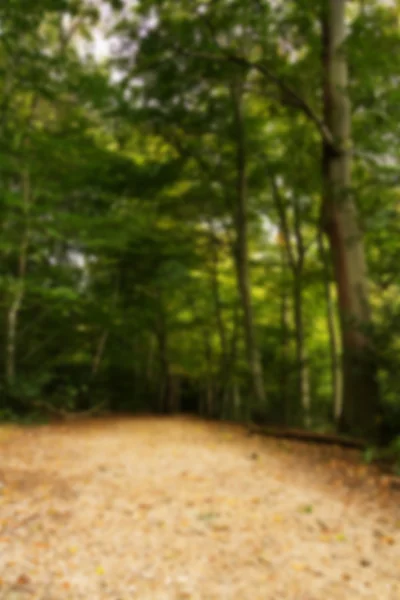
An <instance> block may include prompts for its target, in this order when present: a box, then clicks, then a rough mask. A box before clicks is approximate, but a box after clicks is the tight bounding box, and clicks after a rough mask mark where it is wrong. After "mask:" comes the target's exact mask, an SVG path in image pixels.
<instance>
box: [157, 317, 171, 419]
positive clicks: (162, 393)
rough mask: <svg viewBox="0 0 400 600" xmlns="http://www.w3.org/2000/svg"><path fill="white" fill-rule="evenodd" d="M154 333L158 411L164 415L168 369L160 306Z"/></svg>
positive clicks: (168, 376) (163, 319) (166, 346)
mask: <svg viewBox="0 0 400 600" xmlns="http://www.w3.org/2000/svg"><path fill="white" fill-rule="evenodd" d="M156 333H157V341H158V358H159V364H160V382H159V383H160V386H159V397H158V410H159V412H160V413H161V414H164V413H165V411H166V410H167V406H168V396H169V378H170V368H169V360H168V340H167V324H166V318H165V314H164V309H163V307H162V306H160V312H159V316H158V321H157V331H156Z"/></svg>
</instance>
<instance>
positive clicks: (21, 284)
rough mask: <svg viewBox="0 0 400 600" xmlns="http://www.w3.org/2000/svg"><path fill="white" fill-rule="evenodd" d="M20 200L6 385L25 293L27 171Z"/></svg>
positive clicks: (13, 362)
mask: <svg viewBox="0 0 400 600" xmlns="http://www.w3.org/2000/svg"><path fill="white" fill-rule="evenodd" d="M22 200H23V217H24V222H23V233H22V238H21V243H20V248H19V256H18V269H17V277H16V282H15V289H14V294H13V298H12V300H11V303H10V307H9V309H8V314H7V330H6V356H5V377H6V382H7V384H8V385H12V384H13V383H14V382H15V378H16V354H17V335H18V321H19V313H20V310H21V306H22V302H23V299H24V295H25V277H26V268H27V259H28V246H29V210H30V203H31V189H30V177H29V173H28V172H27V171H24V173H23V175H22Z"/></svg>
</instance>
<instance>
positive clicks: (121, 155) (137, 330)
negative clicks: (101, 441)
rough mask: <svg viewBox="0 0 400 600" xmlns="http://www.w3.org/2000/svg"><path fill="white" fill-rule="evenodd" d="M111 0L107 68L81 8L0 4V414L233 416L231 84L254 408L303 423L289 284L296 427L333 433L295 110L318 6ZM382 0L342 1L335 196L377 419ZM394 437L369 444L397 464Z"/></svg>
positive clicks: (394, 215) (306, 147) (315, 187)
mask: <svg viewBox="0 0 400 600" xmlns="http://www.w3.org/2000/svg"><path fill="white" fill-rule="evenodd" d="M108 4H109V6H110V7H111V9H112V10H113V11H114V12H113V13H112V18H110V21H113V24H114V25H115V27H113V32H112V33H113V36H114V40H113V41H114V42H115V43H116V47H117V50H116V51H115V53H112V56H111V57H110V59H109V60H108V58H107V59H105V60H103V59H101V60H100V59H99V60H96V59H95V58H94V57H88V56H86V55H85V52H84V50H83V49H84V48H85V40H86V41H89V42H90V40H91V39H92V38H93V36H94V35H95V34H97V33H98V30H97V29H96V27H97V24H98V22H99V20H101V14H99V11H98V10H97V9H95V8H93V6H92V5H90V6H88V4H87V3H86V2H83V1H79V0H54V1H53V0H37V1H35V2H25V1H23V0H12V1H11V0H10V1H9V2H3V3H1V6H0V200H1V202H0V217H1V227H2V231H1V239H0V256H1V261H0V290H1V300H0V312H1V322H2V327H1V329H0V340H1V342H2V343H1V346H0V347H1V352H0V368H1V373H2V375H1V378H2V383H3V389H4V390H5V392H4V394H5V393H6V391H7V396H5V398H6V400H5V403H4V408H3V409H2V413H1V415H0V417H2V418H4V419H12V418H14V417H15V418H17V417H18V418H22V415H23V414H25V413H26V411H28V412H29V411H30V412H31V413H32V414H35V411H36V410H37V409H36V408H35V405H36V403H37V402H40V401H42V402H43V401H44V402H45V403H47V404H50V406H52V407H53V408H54V409H57V408H58V409H62V410H68V411H75V410H78V411H79V410H86V409H90V407H92V406H95V405H96V404H97V403H98V402H99V401H103V400H105V401H106V402H108V405H109V407H110V408H111V410H124V411H131V410H132V411H135V410H150V409H151V410H159V411H166V410H175V408H179V406H178V404H179V403H178V401H177V400H176V398H178V397H179V393H180V398H181V403H182V406H183V405H185V406H190V408H191V410H195V411H197V412H202V413H203V414H209V415H212V416H217V417H221V416H223V417H226V418H243V416H244V415H246V414H247V412H248V410H249V405H250V400H249V399H250V398H251V396H252V393H253V391H252V388H251V385H250V376H249V369H248V363H247V360H246V349H245V348H246V344H245V336H244V332H243V314H242V308H241V307H240V303H239V300H238V296H239V295H238V285H237V271H236V264H235V261H236V257H237V252H236V251H237V245H236V243H237V239H236V228H235V227H236V225H235V215H236V213H235V198H236V194H237V185H238V177H237V160H238V157H237V137H238V135H237V125H236V120H235V114H234V111H233V101H232V94H233V91H234V90H235V89H237V86H243V126H244V130H245V136H244V138H245V150H246V169H247V182H246V183H247V192H248V206H247V207H246V208H247V211H248V221H249V223H248V251H249V265H250V275H249V277H250V281H251V299H252V304H253V307H252V308H253V312H254V322H255V327H254V329H255V337H256V341H257V345H258V348H259V350H260V354H261V362H262V366H263V373H264V377H265V387H266V391H267V396H268V406H263V407H260V410H261V413H262V417H263V418H265V419H267V420H269V421H272V422H275V423H280V424H286V425H298V424H299V423H301V422H302V419H303V408H302V405H301V402H300V397H299V385H298V384H299V376H300V373H301V368H302V366H304V365H301V364H300V363H299V360H298V358H296V343H297V336H296V334H297V333H298V332H297V331H296V322H295V318H294V316H295V315H294V312H295V311H294V306H295V303H294V290H295V283H296V284H300V287H301V300H302V310H303V321H304V327H303V329H304V331H303V333H302V335H303V338H304V345H305V348H306V350H307V357H306V363H307V364H306V366H307V367H308V371H309V387H310V394H311V411H312V426H313V427H314V428H321V429H325V430H326V429H329V428H333V427H334V422H333V412H334V411H333V407H332V380H331V362H332V356H331V350H330V347H329V329H328V325H327V307H326V289H327V288H328V289H329V290H330V291H331V292H332V274H331V270H330V264H329V260H328V264H325V263H324V261H323V260H322V259H321V255H320V252H319V250H318V245H317V233H318V224H319V218H320V214H319V213H320V198H321V195H322V189H321V157H320V146H321V143H320V135H319V131H318V128H316V127H315V122H313V120H312V119H311V120H310V118H308V116H307V115H306V114H305V112H304V110H302V106H303V104H304V102H305V103H306V105H307V106H308V107H309V108H310V110H311V113H312V114H314V113H315V115H316V118H317V119H321V118H322V115H321V114H320V110H319V107H320V104H321V89H320V81H321V68H322V67H321V64H320V54H321V52H320V51H321V40H320V31H319V23H318V19H317V11H316V10H315V8H312V9H311V5H310V3H309V2H308V1H306V0H301V1H299V2H278V3H270V2H249V3H246V2H243V1H233V2H204V3H198V4H196V6H195V7H194V5H193V2H191V1H189V0H178V1H176V0H174V1H172V0H167V1H164V2H162V3H160V2H155V1H153V0H145V1H143V2H140V3H137V4H136V5H135V6H134V7H133V8H132V10H130V9H129V10H128V9H127V8H126V7H124V3H122V2H120V1H119V0H110V1H109V2H108ZM378 4H379V3H371V7H369V8H368V10H365V11H363V10H361V7H357V8H355V7H352V8H351V11H350V12H351V15H350V17H349V18H350V22H349V23H350V25H349V26H350V35H349V39H348V40H347V44H346V49H347V50H348V52H349V57H350V58H349V63H350V77H351V82H350V89H349V93H350V95H351V100H352V104H353V107H354V111H353V112H354V114H353V137H354V144H355V152H354V168H353V173H354V177H353V189H352V190H351V191H352V193H353V194H354V196H355V198H356V200H357V205H358V208H359V211H360V216H361V220H362V225H363V229H364V232H365V239H366V244H367V252H368V257H367V258H368V266H369V272H370V278H371V286H372V304H373V309H374V316H375V319H374V325H375V328H374V341H375V345H376V348H377V355H378V363H379V365H378V366H379V375H380V381H381V387H382V396H383V399H384V409H385V410H390V408H392V407H397V406H398V405H399V404H398V403H399V400H398V398H399V392H400V376H399V373H400V368H399V367H400V353H399V349H400V347H399V339H400V318H399V315H400V310H399V303H398V296H399V281H398V255H399V243H398V239H399V238H398V233H399V227H398V213H399V180H398V174H397V171H396V166H397V164H398V162H399V158H400V156H399V144H398V139H399V134H400V130H399V123H400V119H398V106H399V105H400V104H399V101H400V98H399V91H398V85H397V79H396V77H397V72H398V66H399V65H398V64H397V61H398V59H397V58H396V56H398V55H399V56H400V54H399V53H397V54H396V52H395V49H396V48H398V46H399V41H400V38H399V33H398V27H397V25H396V23H397V21H396V19H398V13H396V12H393V10H392V9H391V8H388V7H386V8H384V7H382V6H379V5H378ZM149 15H153V18H151V19H150V18H149ZM371 36H372V37H371ZM371 40H372V41H371ZM377 48H380V50H379V51H377ZM133 56H134V57H135V59H134V60H133V59H132V57H133ZM302 101H303V104H302ZM309 112H310V111H309ZM273 182H276V183H277V189H278V191H279V194H280V196H279V198H280V201H281V204H280V205H279V204H277V198H276V197H275V196H274V194H273V188H272V183H273ZM282 215H283V217H284V220H282ZM285 220H286V226H287V230H288V232H287V239H286V240H285V243H284V244H282V241H279V240H278V239H277V233H278V231H280V233H281V235H282V233H283V225H284V224H285V223H284V221H285ZM289 245H290V248H292V250H293V257H294V259H295V260H294V263H295V266H294V267H293V264H290V258H291V257H290V255H289V254H288V246H289ZM293 257H292V258H293ZM296 277H297V279H296ZM332 298H333V299H332V302H333V305H334V307H336V298H335V296H334V294H333V296H332ZM13 318H15V322H16V324H15V331H14V333H15V352H14V353H13V352H12V350H10V345H11V344H10V340H11V341H12V333H13V331H12V327H13V326H12V325H10V323H12V320H13ZM333 320H334V327H335V328H336V329H337V327H338V325H337V318H336V316H335V317H334V319H333ZM297 325H298V324H297ZM339 345H340V344H339ZM337 354H340V347H338V348H337ZM10 361H11V362H12V363H13V367H14V369H11V371H12V370H14V375H12V376H10ZM178 389H180V392H178V391H177V390H178ZM174 402H175V403H176V404H174ZM182 406H181V408H182ZM388 407H390V408H388ZM24 411H25V412H24ZM387 420H389V421H390V418H389V419H387ZM392 422H394V421H393V420H392ZM396 433H397V432H396V431H394V432H393V431H391V433H390V436H388V438H387V440H386V441H385V443H387V444H388V445H389V444H392V446H391V450H390V452H392V453H393V454H394V455H395V456H397V454H398V441H396V437H395V434H396ZM393 439H394V440H395V441H393ZM374 452H375V451H374V450H372V449H371V450H370V451H369V454H368V455H367V458H368V459H369V460H373V459H374V458H375V455H374ZM396 453H397V454H396Z"/></svg>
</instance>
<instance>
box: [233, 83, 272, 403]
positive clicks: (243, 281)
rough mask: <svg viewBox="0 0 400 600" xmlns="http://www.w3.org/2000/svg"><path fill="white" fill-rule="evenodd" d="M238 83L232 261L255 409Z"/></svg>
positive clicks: (259, 389)
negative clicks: (234, 233)
mask: <svg viewBox="0 0 400 600" xmlns="http://www.w3.org/2000/svg"><path fill="white" fill-rule="evenodd" d="M241 88H242V84H241V83H239V85H236V86H235V85H232V87H231V93H232V102H233V109H234V119H235V127H236V160H237V164H236V175H237V181H236V192H237V194H236V206H235V218H234V220H235V230H236V240H235V264H236V270H237V280H238V288H239V295H240V300H241V305H242V310H243V326H244V334H245V343H246V355H247V363H248V368H249V372H250V376H251V383H252V388H253V394H254V400H255V403H256V406H255V407H254V408H256V409H264V408H265V404H266V395H265V387H264V377H263V371H262V365H261V360H260V356H259V351H258V347H257V342H256V336H255V330H254V318H253V307H252V301H251V284H250V274H249V258H248V214H247V212H248V211H247V176H246V148H245V131H244V118H243V97H242V89H241Z"/></svg>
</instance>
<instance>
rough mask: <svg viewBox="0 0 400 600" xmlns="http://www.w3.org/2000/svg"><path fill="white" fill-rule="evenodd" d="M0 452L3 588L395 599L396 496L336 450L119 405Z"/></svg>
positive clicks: (11, 441) (144, 599) (160, 596)
mask: <svg viewBox="0 0 400 600" xmlns="http://www.w3.org/2000/svg"><path fill="white" fill-rule="evenodd" d="M333 452H335V455H334V456H333V455H332V453H333ZM0 458H1V462H0V482H1V481H2V482H3V487H2V488H1V489H0V599H2V600H17V599H18V600H23V599H25V598H26V599H32V598H37V599H39V598H40V599H42V600H58V599H60V600H62V599H65V600H78V599H84V600H103V599H104V600H108V599H110V600H128V599H129V600H130V599H136V598H137V599H139V600H184V599H187V600H189V599H191V600H197V599H199V600H200V599H202V600H211V599H216V600H269V599H271V600H285V599H290V600H335V599H336V598H337V599H340V600H347V599H348V600H357V599H359V598H360V599H368V600H372V599H374V600H399V599H400V510H399V504H400V495H399V494H398V492H395V491H394V492H391V491H389V490H388V489H387V488H385V485H384V482H383V484H382V482H381V485H380V486H378V485H377V480H376V478H374V476H373V474H372V473H371V472H370V470H368V469H366V468H363V467H358V466H356V465H355V464H354V465H353V463H352V462H351V459H349V458H348V455H346V458H343V456H342V455H341V453H340V451H333V450H332V449H329V450H322V449H321V448H314V447H310V446H306V445H304V444H303V445H302V444H295V443H292V444H288V443H284V442H276V441H275V440H265V439H262V438H259V437H257V436H255V437H248V436H247V435H246V434H245V432H244V430H243V429H241V428H238V427H233V426H228V425H215V424H209V423H204V422H201V421H196V420H189V419H138V420H133V419H131V420H110V421H98V422H89V423H86V424H68V425H65V426H46V427H40V428H32V429H29V430H16V431H15V433H13V434H12V435H11V436H10V437H9V438H8V439H6V438H5V437H4V436H3V438H1V437H0ZM396 494H397V498H396ZM396 502H397V506H396Z"/></svg>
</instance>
